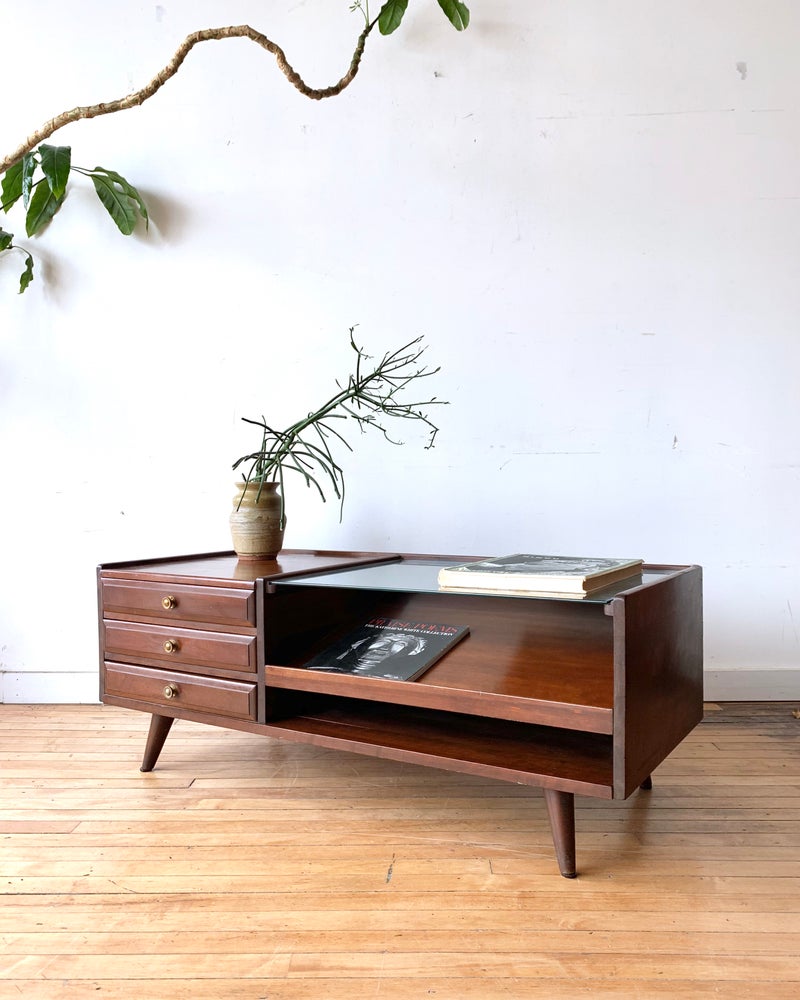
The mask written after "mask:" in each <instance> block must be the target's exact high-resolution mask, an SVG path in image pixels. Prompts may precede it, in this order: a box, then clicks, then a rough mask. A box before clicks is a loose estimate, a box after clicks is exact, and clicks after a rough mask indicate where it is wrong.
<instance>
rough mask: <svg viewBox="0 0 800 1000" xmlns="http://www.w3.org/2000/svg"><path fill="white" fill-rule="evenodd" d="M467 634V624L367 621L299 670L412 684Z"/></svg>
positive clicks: (383, 619)
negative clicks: (380, 678) (322, 671)
mask: <svg viewBox="0 0 800 1000" xmlns="http://www.w3.org/2000/svg"><path fill="white" fill-rule="evenodd" d="M468 634H469V627H468V626H467V625H445V624H440V623H431V622H417V621H412V620H405V619H401V618H371V619H370V620H369V621H368V622H365V623H364V624H363V625H361V626H359V628H357V629H355V630H354V631H352V632H350V633H348V634H347V635H346V636H344V637H343V638H342V639H339V640H338V641H337V642H335V643H333V644H332V645H330V646H328V648H327V649H324V650H323V651H322V652H321V653H318V654H317V655H316V656H315V657H314V658H313V659H311V660H309V661H308V662H307V663H304V664H303V667H304V668H306V669H308V670H325V671H327V672H329V673H336V674H352V675H353V676H356V677H383V678H385V679H388V680H395V681H413V680H416V678H417V677H419V676H420V675H421V674H423V673H424V672H425V671H426V670H427V669H428V668H429V667H432V666H433V664H434V663H435V662H436V661H437V660H438V659H440V658H441V657H442V656H444V654H445V653H447V652H448V651H449V650H450V649H452V648H453V646H455V645H456V643H457V642H460V641H461V640H462V639H463V638H464V637H465V636H466V635H468Z"/></svg>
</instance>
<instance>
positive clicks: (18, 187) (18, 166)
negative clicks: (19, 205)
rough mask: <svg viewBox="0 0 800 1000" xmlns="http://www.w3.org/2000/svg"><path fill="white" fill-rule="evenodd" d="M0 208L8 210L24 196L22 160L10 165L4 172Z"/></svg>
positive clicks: (0, 189)
mask: <svg viewBox="0 0 800 1000" xmlns="http://www.w3.org/2000/svg"><path fill="white" fill-rule="evenodd" d="M0 191H1V192H2V193H1V194H0V208H2V210H3V211H4V212H7V211H8V210H9V208H11V206H12V205H13V204H14V202H16V201H19V199H20V198H21V197H22V160H20V161H19V163H15V164H14V166H13V167H9V168H8V170H6V172H5V173H4V174H3V184H2V187H1V188H0Z"/></svg>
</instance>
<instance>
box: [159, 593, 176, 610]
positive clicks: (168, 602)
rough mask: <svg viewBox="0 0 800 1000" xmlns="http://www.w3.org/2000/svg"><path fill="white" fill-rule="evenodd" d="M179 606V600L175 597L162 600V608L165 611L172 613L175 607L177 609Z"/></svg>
mask: <svg viewBox="0 0 800 1000" xmlns="http://www.w3.org/2000/svg"><path fill="white" fill-rule="evenodd" d="M177 605H178V600H177V598H175V597H171V596H168V597H162V599H161V607H162V608H163V609H164V610H165V611H171V610H172V609H173V608H174V607H177Z"/></svg>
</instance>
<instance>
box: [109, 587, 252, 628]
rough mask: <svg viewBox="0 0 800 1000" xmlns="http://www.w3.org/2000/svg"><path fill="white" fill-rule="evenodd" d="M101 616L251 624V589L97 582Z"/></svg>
mask: <svg viewBox="0 0 800 1000" xmlns="http://www.w3.org/2000/svg"><path fill="white" fill-rule="evenodd" d="M100 587H101V600H102V605H103V614H104V615H106V616H108V615H113V616H116V615H125V616H127V615H141V616H145V617H147V618H157V619H158V618H163V619H166V620H169V621H190V622H194V621H196V622H207V623H208V624H217V625H255V623H256V602H255V590H254V589H253V588H243V589H234V588H231V587H206V586H202V587H201V586H191V585H189V584H184V583H157V582H153V581H148V580H109V579H101V581H100Z"/></svg>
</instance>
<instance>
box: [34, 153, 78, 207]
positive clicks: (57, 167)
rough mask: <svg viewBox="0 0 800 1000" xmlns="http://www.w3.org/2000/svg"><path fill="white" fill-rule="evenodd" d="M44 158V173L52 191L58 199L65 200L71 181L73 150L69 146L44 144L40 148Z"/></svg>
mask: <svg viewBox="0 0 800 1000" xmlns="http://www.w3.org/2000/svg"><path fill="white" fill-rule="evenodd" d="M39 155H40V156H41V158H42V161H41V162H42V173H43V174H44V175H45V177H46V178H47V183H48V184H49V185H50V190H51V191H52V192H53V195H54V196H55V197H56V198H63V197H64V192H65V191H66V190H67V181H68V180H69V168H70V161H71V159H72V150H71V148H70V147H69V146H48V145H45V144H44V143H43V144H42V145H41V146H40V147H39Z"/></svg>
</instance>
